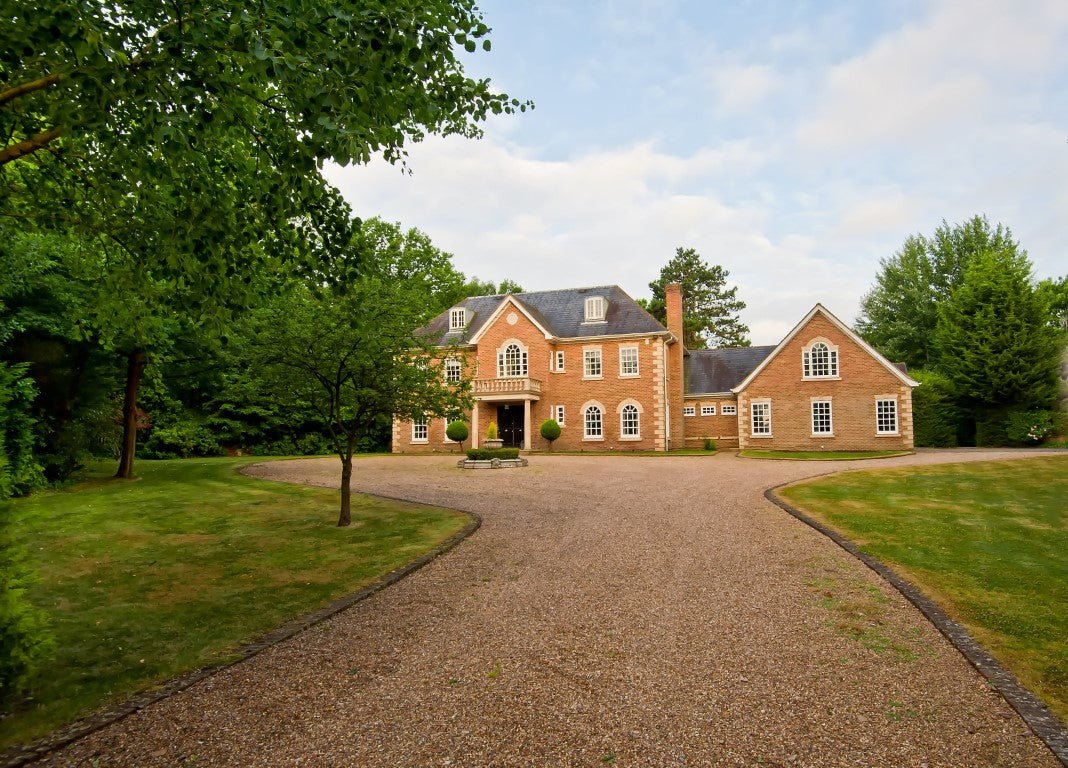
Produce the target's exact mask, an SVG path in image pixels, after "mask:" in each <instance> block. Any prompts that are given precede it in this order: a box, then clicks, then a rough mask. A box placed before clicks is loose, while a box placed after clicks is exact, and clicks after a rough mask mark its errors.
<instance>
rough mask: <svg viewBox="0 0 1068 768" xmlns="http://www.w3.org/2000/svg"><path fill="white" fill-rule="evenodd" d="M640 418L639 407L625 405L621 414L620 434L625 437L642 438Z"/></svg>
mask: <svg viewBox="0 0 1068 768" xmlns="http://www.w3.org/2000/svg"><path fill="white" fill-rule="evenodd" d="M639 418H640V417H639V415H638V408H637V406H634V405H629V404H628V405H624V406H623V410H621V411H620V412H619V434H620V435H622V436H623V437H640V436H641V424H640V422H639Z"/></svg>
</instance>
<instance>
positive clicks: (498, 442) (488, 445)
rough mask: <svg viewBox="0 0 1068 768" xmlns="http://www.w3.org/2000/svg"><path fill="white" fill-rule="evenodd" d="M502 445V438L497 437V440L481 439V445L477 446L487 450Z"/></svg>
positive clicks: (501, 446)
mask: <svg viewBox="0 0 1068 768" xmlns="http://www.w3.org/2000/svg"><path fill="white" fill-rule="evenodd" d="M503 447H504V440H501V439H497V440H489V439H486V440H483V441H482V445H480V446H479V448H485V449H487V450H493V449H495V448H503Z"/></svg>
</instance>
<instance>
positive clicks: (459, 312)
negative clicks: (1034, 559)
mask: <svg viewBox="0 0 1068 768" xmlns="http://www.w3.org/2000/svg"><path fill="white" fill-rule="evenodd" d="M466 327H467V309H465V308H464V307H454V308H453V309H450V310H449V330H450V331H462V330H463V329H464V328H466Z"/></svg>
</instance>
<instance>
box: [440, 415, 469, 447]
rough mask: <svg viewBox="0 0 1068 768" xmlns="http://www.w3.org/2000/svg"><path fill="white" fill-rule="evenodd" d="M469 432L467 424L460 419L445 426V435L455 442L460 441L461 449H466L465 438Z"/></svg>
mask: <svg viewBox="0 0 1068 768" xmlns="http://www.w3.org/2000/svg"><path fill="white" fill-rule="evenodd" d="M469 434H470V432H469V431H468V429H467V424H466V423H464V422H463V421H461V420H460V419H457V420H456V421H452V422H449V426H447V427H445V436H446V437H447V438H449V439H450V440H452V441H453V442H456V443H459V444H460V450H461V451H463V449H464V440H466V439H467V436H468V435H469Z"/></svg>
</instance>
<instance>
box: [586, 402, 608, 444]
mask: <svg viewBox="0 0 1068 768" xmlns="http://www.w3.org/2000/svg"><path fill="white" fill-rule="evenodd" d="M585 422H586V434H585V436H586V437H588V438H603V437H604V414H602V413H601V409H600V408H598V407H597V406H596V405H591V406H590V407H589V408H587V409H586V415H585Z"/></svg>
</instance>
